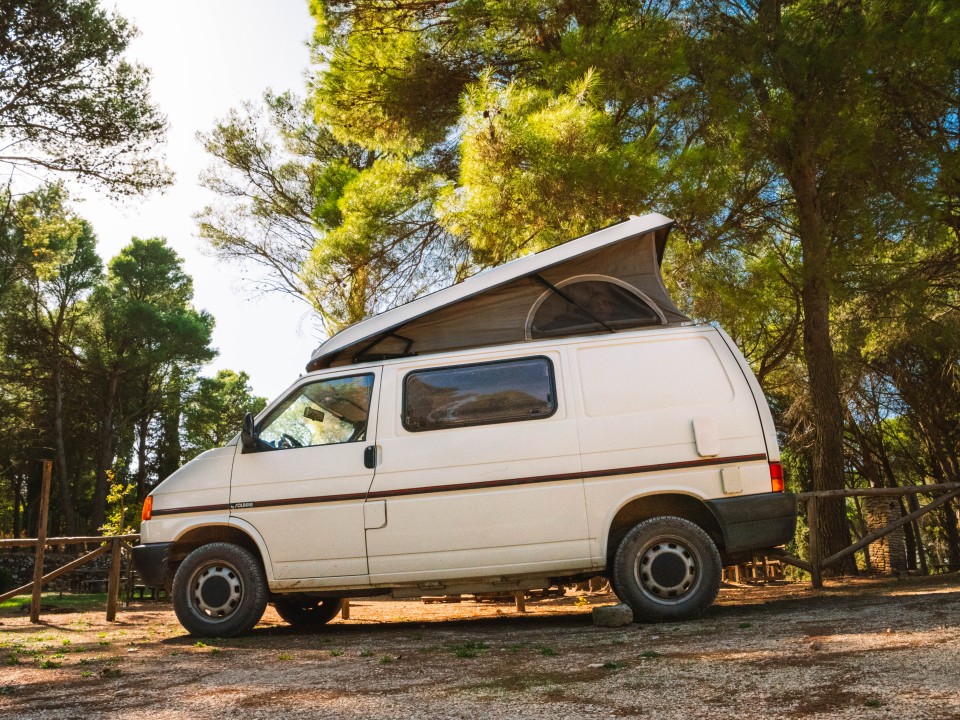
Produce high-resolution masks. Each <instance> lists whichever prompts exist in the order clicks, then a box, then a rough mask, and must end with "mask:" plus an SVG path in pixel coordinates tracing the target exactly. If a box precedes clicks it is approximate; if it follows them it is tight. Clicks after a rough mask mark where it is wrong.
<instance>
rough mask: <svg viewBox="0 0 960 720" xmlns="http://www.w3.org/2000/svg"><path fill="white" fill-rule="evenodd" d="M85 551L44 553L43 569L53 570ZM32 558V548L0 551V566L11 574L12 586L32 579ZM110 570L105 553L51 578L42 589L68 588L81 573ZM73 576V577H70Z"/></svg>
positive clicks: (46, 570) (105, 574)
mask: <svg viewBox="0 0 960 720" xmlns="http://www.w3.org/2000/svg"><path fill="white" fill-rule="evenodd" d="M93 549H94V545H93V544H91V545H90V550H91V551H92V550H93ZM86 553H87V551H85V550H77V551H76V552H72V553H50V552H48V553H46V554H45V555H44V557H43V570H44V573H49V572H53V571H54V570H55V569H57V568H58V567H62V566H64V565H66V564H67V563H68V562H71V561H72V560H76V559H77V558H78V557H80V556H81V555H86ZM33 560H34V551H33V548H20V549H19V551H18V552H13V551H12V550H3V551H0V568H5V569H6V570H8V571H9V572H10V574H11V575H13V583H14V584H13V587H20V586H21V585H26V584H27V583H28V582H32V581H33ZM109 570H110V553H105V554H103V555H100V556H99V557H95V558H94V559H93V560H91V561H90V562H88V563H86V564H85V565H81V566H80V567H78V568H77V569H76V570H73V571H70V572H68V573H66V574H64V575H61V576H60V577H58V578H55V579H54V580H52V581H51V582H50V583H49V584H47V585H44V586H43V589H44V590H45V591H46V590H69V589H70V584H71V581H72V580H75V579H76V578H77V577H79V576H80V575H81V574H83V575H89V574H91V572H90V571H93V572H95V573H96V574H97V576H101V575H102V577H106V576H107V573H108V572H109ZM71 576H73V577H71Z"/></svg>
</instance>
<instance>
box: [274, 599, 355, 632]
mask: <svg viewBox="0 0 960 720" xmlns="http://www.w3.org/2000/svg"><path fill="white" fill-rule="evenodd" d="M273 607H274V609H275V610H276V611H277V615H279V616H280V617H282V618H283V619H284V620H285V621H287V622H288V623H290V624H291V625H293V626H294V627H319V626H321V625H326V624H327V623H328V622H330V621H331V620H333V619H334V618H335V617H336V616H337V613H338V612H340V608H342V607H343V600H342V599H341V598H310V597H284V598H279V599H277V600H274V602H273Z"/></svg>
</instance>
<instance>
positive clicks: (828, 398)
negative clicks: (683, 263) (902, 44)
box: [790, 156, 856, 575]
mask: <svg viewBox="0 0 960 720" xmlns="http://www.w3.org/2000/svg"><path fill="white" fill-rule="evenodd" d="M790 181H791V184H792V185H793V191H794V195H795V197H796V203H797V214H798V217H799V221H800V222H799V228H800V231H799V232H800V246H801V249H802V251H803V271H802V278H803V287H802V289H801V294H800V297H801V302H802V304H803V351H804V358H805V361H806V365H807V375H808V377H809V381H810V407H811V416H812V417H811V420H812V424H813V489H814V490H839V489H842V488H843V487H844V475H843V405H842V404H841V402H840V386H839V383H838V381H837V362H836V358H835V356H834V353H833V344H832V341H831V338H830V249H829V240H828V238H827V234H826V230H825V227H824V222H823V215H822V211H821V207H820V201H819V198H818V193H817V185H816V173H815V171H814V168H813V164H812V162H810V161H809V160H807V159H805V158H804V157H802V156H801V157H800V159H799V160H798V161H797V162H796V163H795V164H794V166H793V168H792V172H791V173H790ZM819 509H820V512H819V513H818V530H819V532H820V542H821V545H820V547H821V550H822V552H823V554H824V555H825V556H830V555H833V554H834V553H836V552H839V551H840V550H843V549H844V548H845V547H847V546H848V545H850V532H849V528H848V526H847V518H846V512H845V502H844V500H843V499H842V498H830V499H823V500H822V502H821V504H820V508H819ZM831 571H832V574H841V575H842V574H846V573H855V572H856V562H855V560H854V559H853V557H848V558H847V559H845V560H844V561H843V562H841V563H839V564H838V565H835V566H834V567H833V568H831Z"/></svg>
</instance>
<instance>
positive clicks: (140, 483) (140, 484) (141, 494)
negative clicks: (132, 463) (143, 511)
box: [137, 414, 150, 500]
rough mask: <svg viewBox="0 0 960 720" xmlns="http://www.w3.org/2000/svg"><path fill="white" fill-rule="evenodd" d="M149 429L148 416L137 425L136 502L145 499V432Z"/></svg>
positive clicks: (142, 418)
mask: <svg viewBox="0 0 960 720" xmlns="http://www.w3.org/2000/svg"><path fill="white" fill-rule="evenodd" d="M149 429H150V416H149V415H146V414H145V415H144V416H143V417H141V418H140V421H139V422H138V423H137V500H143V498H145V497H146V492H145V488H146V484H147V432H148V431H149Z"/></svg>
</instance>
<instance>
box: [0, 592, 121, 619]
mask: <svg viewBox="0 0 960 720" xmlns="http://www.w3.org/2000/svg"><path fill="white" fill-rule="evenodd" d="M30 599H31V596H30V595H18V596H17V597H14V598H10V599H9V600H4V601H3V602H2V603H0V613H4V614H8V613H9V614H11V615H12V614H15V613H19V612H23V611H25V609H26V608H29V607H30ZM106 603H107V594H106V593H63V594H62V595H61V594H60V593H59V592H48V593H42V594H41V595H40V604H41V605H47V606H52V607H55V608H60V609H67V610H76V611H77V612H86V611H87V610H97V609H99V608H100V607H102V606H104V605H106Z"/></svg>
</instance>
